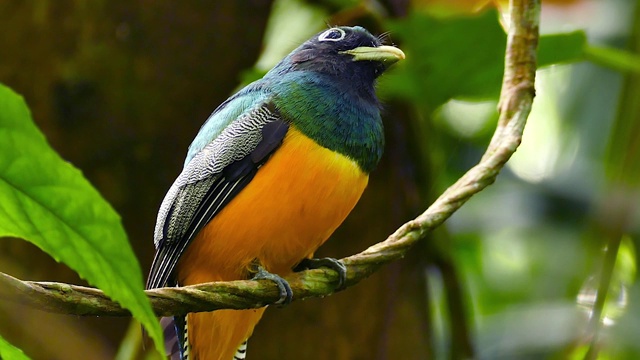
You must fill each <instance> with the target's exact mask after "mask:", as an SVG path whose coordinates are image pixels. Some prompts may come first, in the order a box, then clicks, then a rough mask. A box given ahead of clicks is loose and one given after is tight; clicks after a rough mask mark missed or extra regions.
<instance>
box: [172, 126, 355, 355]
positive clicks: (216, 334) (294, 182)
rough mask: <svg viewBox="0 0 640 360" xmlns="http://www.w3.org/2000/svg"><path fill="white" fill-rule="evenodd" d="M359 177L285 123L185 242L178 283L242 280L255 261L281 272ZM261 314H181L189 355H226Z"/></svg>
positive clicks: (334, 220) (330, 223) (351, 202)
mask: <svg viewBox="0 0 640 360" xmlns="http://www.w3.org/2000/svg"><path fill="white" fill-rule="evenodd" d="M367 181H368V176H367V174H365V173H363V172H362V171H361V170H360V168H359V167H358V165H357V164H356V163H355V162H353V161H352V160H350V159H348V158H346V157H344V156H342V155H340V154H337V153H335V152H333V151H331V150H328V149H326V148H323V147H321V146H319V145H317V144H316V143H315V142H314V141H312V140H310V139H309V138H307V137H306V136H304V135H302V134H301V133H300V132H299V131H297V130H296V129H295V128H293V127H291V128H290V129H289V132H288V133H287V135H286V136H285V139H284V141H283V143H282V146H281V147H280V148H279V149H278V150H277V151H276V152H275V153H274V154H273V156H272V157H271V159H269V161H268V162H267V163H266V164H265V165H264V166H263V167H262V168H261V169H260V170H259V171H258V173H257V174H256V176H255V177H254V178H253V180H252V181H251V182H250V183H249V184H248V185H247V186H246V187H245V188H244V189H243V190H242V191H241V192H240V193H239V194H238V195H237V196H236V197H235V198H234V199H233V200H232V201H231V202H230V203H229V204H228V205H227V206H226V207H225V208H224V209H223V210H222V211H221V212H220V213H219V214H218V215H217V216H216V217H215V218H214V219H213V220H211V222H210V223H209V224H208V225H207V226H205V227H204V228H203V229H202V231H201V232H200V233H199V234H198V235H197V236H196V237H195V239H194V240H193V241H192V243H191V244H190V245H189V247H188V248H187V250H186V252H185V253H184V255H183V256H182V258H181V260H180V262H179V263H178V271H177V272H178V280H179V282H180V284H181V285H191V284H197V283H203V282H209V281H222V280H237V279H246V278H247V276H248V268H249V266H250V264H251V263H252V262H253V261H254V260H255V259H258V260H259V261H260V263H261V264H262V265H263V266H264V268H265V269H267V270H268V271H270V272H272V273H276V274H279V275H282V276H285V275H287V274H288V273H290V272H291V268H292V267H293V266H295V265H296V264H297V263H298V262H300V260H302V259H304V258H306V257H310V256H312V255H313V252H314V251H315V250H316V249H317V248H318V247H319V246H320V245H322V243H323V242H325V241H326V240H327V238H328V237H329V236H330V235H331V233H333V231H334V230H335V229H336V228H337V227H338V226H339V225H340V224H341V223H342V221H343V220H344V219H345V218H346V217H347V215H348V214H349V212H350V211H351V210H352V209H353V207H354V206H355V204H356V203H357V201H358V199H359V198H360V195H361V194H362V192H363V191H364V188H365V187H366V185H367ZM263 312H264V308H263V309H257V310H218V311H215V312H210V313H197V314H189V317H188V320H187V323H188V325H189V329H188V333H189V343H190V345H191V350H190V353H189V356H190V358H192V359H207V360H208V359H220V360H230V359H232V358H233V354H234V353H235V350H236V349H237V347H238V346H239V345H240V344H241V343H242V341H244V340H246V339H247V338H248V337H249V336H250V335H251V332H252V331H253V328H254V326H255V325H256V324H257V322H258V321H259V320H260V317H261V316H262V313H263Z"/></svg>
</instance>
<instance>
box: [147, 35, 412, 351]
mask: <svg viewBox="0 0 640 360" xmlns="http://www.w3.org/2000/svg"><path fill="white" fill-rule="evenodd" d="M404 58H405V54H404V53H403V52H402V51H401V50H400V49H399V48H397V47H395V46H392V45H385V44H383V40H381V38H379V37H376V36H374V35H372V34H371V33H370V32H369V31H367V30H366V29H365V28H363V27H360V26H353V27H348V26H334V27H329V28H328V29H325V30H323V31H321V32H319V33H317V34H315V35H314V36H312V37H311V38H310V39H309V40H307V41H305V42H304V43H302V44H301V45H300V46H299V47H297V48H296V49H294V50H293V51H292V52H291V53H290V54H288V55H287V56H286V57H285V58H284V59H282V60H281V61H280V62H279V63H278V64H277V65H275V66H274V67H273V68H272V69H271V70H269V71H268V72H267V73H266V74H265V75H264V77H262V78H261V79H259V80H257V81H255V82H253V83H251V84H249V85H247V86H246V87H244V88H242V89H241V90H239V91H238V92H237V93H235V94H234V95H232V96H231V97H229V98H228V99H227V100H226V101H224V102H223V103H222V104H220V105H219V106H218V107H217V108H216V109H215V110H214V111H213V113H212V114H211V115H210V116H209V118H208V119H207V120H206V122H205V123H204V124H203V125H202V127H201V128H200V130H199V132H198V134H197V135H196V137H195V138H194V140H193V142H192V143H191V145H190V146H189V149H188V151H187V156H186V159H185V163H184V167H183V169H182V171H181V172H180V174H179V175H178V177H177V178H176V180H175V181H174V183H173V184H172V186H171V187H170V189H169V190H168V192H167V194H166V195H165V198H164V200H163V201H162V204H161V205H160V209H159V212H158V217H157V221H156V226H155V231H154V245H155V248H156V252H155V256H154V260H153V263H152V265H151V270H150V273H149V277H148V279H147V284H146V288H147V289H154V288H160V287H167V286H171V287H173V286H186V285H193V284H199V283H205V282H212V281H228V280H240V279H252V278H253V279H271V280H273V281H275V282H276V284H277V285H278V288H279V289H280V292H281V301H282V302H283V303H287V302H288V301H290V300H291V297H292V294H291V288H290V287H289V286H288V283H287V282H286V281H285V280H284V279H283V277H285V276H286V275H288V274H291V273H292V272H293V271H294V269H295V268H298V267H299V266H300V265H301V264H306V265H305V266H306V267H312V266H313V261H314V260H313V254H314V253H315V251H316V250H317V249H318V248H319V247H320V246H321V245H322V244H323V243H324V242H325V241H326V240H327V239H328V238H329V236H330V235H331V234H332V233H333V232H334V230H336V228H337V227H338V226H339V225H340V224H341V223H342V222H343V221H344V220H345V218H346V217H347V215H348V214H349V213H350V212H351V210H352V209H353V208H354V206H355V205H356V203H357V202H358V200H359V199H360V197H361V195H362V193H363V191H364V190H365V187H366V186H367V183H368V179H369V174H370V173H371V172H372V171H373V170H374V168H375V167H376V165H377V164H378V162H379V161H380V158H381V157H382V153H383V148H384V134H383V124H382V118H381V105H380V102H379V100H378V98H377V96H376V82H377V79H378V77H379V76H380V75H381V74H382V73H383V72H384V71H385V70H387V68H389V66H390V65H392V64H394V63H396V62H397V61H399V60H401V59H404ZM318 264H320V266H325V265H329V266H330V267H332V268H334V269H336V270H338V271H339V274H340V284H339V286H341V285H343V284H344V279H345V276H346V272H345V271H346V268H345V267H344V265H343V264H342V263H341V262H340V261H338V260H335V259H325V260H320V261H319V262H318ZM264 311H265V308H260V309H249V310H217V311H213V312H201V313H189V314H187V315H186V316H176V317H173V318H164V319H162V320H161V322H162V324H163V325H164V326H165V346H167V347H168V351H169V353H170V354H169V355H170V356H171V358H172V359H182V360H185V359H196V360H204V359H206V360H209V359H212V360H234V359H235V360H238V359H244V358H245V356H246V351H247V340H248V338H249V337H250V336H251V334H252V332H253V329H254V327H255V325H256V324H257V323H258V321H259V320H260V318H261V317H262V314H263V312H264ZM167 334H168V335H167Z"/></svg>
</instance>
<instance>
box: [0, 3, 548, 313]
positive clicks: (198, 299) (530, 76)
mask: <svg viewBox="0 0 640 360" xmlns="http://www.w3.org/2000/svg"><path fill="white" fill-rule="evenodd" d="M539 14H540V0H512V1H511V6H510V18H511V28H510V29H509V32H508V39H507V51H506V61H505V74H504V80H503V84H502V93H501V95H500V105H499V110H500V119H499V121H498V127H497V129H496V131H495V133H494V136H493V138H492V140H491V143H490V144H489V147H488V149H487V151H486V153H485V155H484V156H483V157H482V159H481V161H480V163H479V164H478V165H476V166H475V167H473V168H472V169H471V170H469V171H468V172H467V173H466V174H465V175H464V176H463V177H462V178H460V179H459V180H458V181H457V182H456V183H455V184H453V185H452V186H451V187H450V188H448V189H447V190H446V191H445V192H444V194H442V195H441V196H440V197H439V198H438V199H437V200H436V201H435V202H434V203H433V205H431V206H430V207H429V208H428V209H427V210H426V211H425V212H424V213H422V214H421V215H420V216H418V217H417V218H415V219H414V220H411V221H409V222H407V223H406V224H404V225H403V226H401V227H400V228H399V229H398V230H396V232H395V233H393V234H392V235H391V236H389V237H388V238H387V239H386V240H385V241H383V242H380V243H378V244H376V245H373V246H371V247H370V248H368V249H366V250H365V251H363V252H361V253H359V254H356V255H353V256H349V257H347V258H344V259H342V260H343V261H344V263H345V264H346V265H347V275H348V276H347V282H346V285H347V287H348V286H353V285H355V284H357V283H358V282H360V281H361V280H363V279H364V278H366V277H368V276H369V275H371V274H373V273H374V272H375V271H377V270H378V269H379V268H380V267H381V266H382V265H384V264H388V263H390V262H392V261H395V260H397V259H400V258H402V257H403V256H404V255H405V254H406V253H407V251H409V249H410V248H411V246H413V245H414V244H415V243H416V242H418V241H420V240H421V239H423V238H424V237H425V235H426V234H427V233H428V232H429V231H431V230H433V229H434V228H436V227H438V226H439V225H440V224H442V223H443V222H444V221H445V220H446V219H447V218H449V217H450V216H451V215H452V214H453V213H454V212H455V211H456V210H458V209H459V208H460V207H461V206H462V205H463V204H464V203H465V202H466V201H467V200H469V198H471V196H473V195H475V194H477V193H478V192H480V191H482V190H483V189H484V188H486V187H487V186H489V185H490V184H492V183H493V182H494V181H495V179H496V177H497V176H498V173H499V172H500V170H501V169H502V167H503V166H504V164H505V163H506V162H507V161H508V160H509V158H510V157H511V155H513V153H514V152H515V151H516V149H517V147H518V146H519V145H520V142H521V139H522V133H523V131H524V126H525V124H526V120H527V117H528V115H529V112H530V111H531V104H532V102H533V97H534V93H535V89H534V80H535V71H536V48H537V44H538V24H539ZM337 276H338V275H337V273H335V272H334V271H332V270H328V269H319V270H309V271H305V272H302V273H296V274H293V275H291V276H289V277H287V278H286V279H287V280H288V281H289V284H290V285H291V288H292V290H293V294H294V300H302V299H306V298H311V297H322V296H327V295H330V294H332V293H333V292H335V286H336V284H337ZM147 294H148V296H149V298H150V299H151V303H152V306H153V309H154V310H155V312H156V314H158V315H161V316H167V315H176V314H185V313H187V312H199V311H212V310H217V309H247V308H259V307H262V306H265V305H267V304H271V303H273V302H275V301H277V300H278V298H279V292H278V289H277V287H276V286H275V284H273V283H272V282H271V281H268V280H260V281H250V280H244V281H240V280H239V281H229V282H216V283H207V284H200V285H194V286H185V287H180V288H162V289H154V290H147ZM0 298H4V299H8V300H13V301H17V302H20V303H23V304H27V305H31V306H34V307H37V308H40V309H43V310H47V311H53V312H60V313H65V314H75V315H92V316H94V315H109V316H125V315H129V312H128V311H127V310H124V309H122V308H121V307H120V306H119V305H118V304H117V303H115V302H113V301H111V300H110V299H109V298H108V297H106V296H105V295H104V294H103V293H102V291H100V290H98V289H94V288H87V287H82V286H74V285H68V284H60V283H49V282H29V281H24V282H23V281H20V280H18V279H16V278H13V277H11V276H9V275H6V274H2V273H0Z"/></svg>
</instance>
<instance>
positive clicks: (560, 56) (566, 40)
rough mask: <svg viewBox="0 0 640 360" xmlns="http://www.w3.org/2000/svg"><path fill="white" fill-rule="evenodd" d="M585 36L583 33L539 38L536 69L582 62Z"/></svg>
mask: <svg viewBox="0 0 640 360" xmlns="http://www.w3.org/2000/svg"><path fill="white" fill-rule="evenodd" d="M586 44H587V35H586V34H585V33H584V31H581V30H579V31H574V32H570V33H563V34H551V35H545V36H541V37H540V43H539V44H538V67H543V66H549V65H553V64H562V63H569V62H576V61H582V60H584V57H585V54H584V48H585V46H586Z"/></svg>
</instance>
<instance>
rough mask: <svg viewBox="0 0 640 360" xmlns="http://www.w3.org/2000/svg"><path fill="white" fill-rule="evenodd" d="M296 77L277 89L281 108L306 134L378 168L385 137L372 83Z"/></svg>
mask: <svg viewBox="0 0 640 360" xmlns="http://www.w3.org/2000/svg"><path fill="white" fill-rule="evenodd" d="M346 80H348V79H335V78H332V77H327V76H323V75H322V74H317V73H309V72H292V73H289V74H286V75H285V76H283V78H281V79H279V81H278V85H276V86H274V89H273V90H274V92H275V95H276V96H275V102H276V106H277V107H278V109H279V110H280V112H281V114H282V115H283V116H284V117H285V118H287V119H289V120H290V121H291V122H292V124H293V125H294V126H296V127H297V128H298V129H299V130H300V131H301V132H302V133H303V134H305V135H306V136H308V137H310V138H311V139H313V140H315V141H316V142H317V143H318V144H320V145H322V146H323V147H325V148H328V149H331V150H333V151H336V152H338V153H341V154H343V155H345V156H347V157H349V158H351V159H353V160H354V161H356V162H357V163H358V165H359V166H360V168H361V169H362V170H363V171H365V172H366V173H369V172H371V170H373V168H375V166H376V165H377V163H378V161H379V160H380V157H381V156H382V150H383V146H384V134H383V129H382V120H381V118H380V109H379V104H378V100H377V98H376V96H375V90H374V87H373V83H372V82H369V83H359V84H358V83H354V82H353V81H346Z"/></svg>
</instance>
